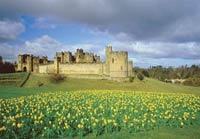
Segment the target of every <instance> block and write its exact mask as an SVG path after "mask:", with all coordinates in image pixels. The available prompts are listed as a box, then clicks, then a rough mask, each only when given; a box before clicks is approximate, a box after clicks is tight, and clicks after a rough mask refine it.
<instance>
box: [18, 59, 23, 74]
mask: <svg viewBox="0 0 200 139" xmlns="http://www.w3.org/2000/svg"><path fill="white" fill-rule="evenodd" d="M22 64H23V56H22V55H18V65H17V70H18V71H23V70H22Z"/></svg>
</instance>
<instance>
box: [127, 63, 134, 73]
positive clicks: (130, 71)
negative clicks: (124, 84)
mask: <svg viewBox="0 0 200 139" xmlns="http://www.w3.org/2000/svg"><path fill="white" fill-rule="evenodd" d="M128 76H129V77H133V61H128Z"/></svg>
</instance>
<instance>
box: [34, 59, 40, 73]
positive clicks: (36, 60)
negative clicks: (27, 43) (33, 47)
mask: <svg viewBox="0 0 200 139" xmlns="http://www.w3.org/2000/svg"><path fill="white" fill-rule="evenodd" d="M33 72H35V73H38V72H39V57H33Z"/></svg>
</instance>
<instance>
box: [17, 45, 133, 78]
mask: <svg viewBox="0 0 200 139" xmlns="http://www.w3.org/2000/svg"><path fill="white" fill-rule="evenodd" d="M105 56H106V57H105V62H101V61H100V56H97V55H94V54H93V53H85V52H84V51H83V49H77V51H76V53H75V55H72V53H71V52H57V53H56V56H55V57H54V61H49V60H48V58H47V57H41V58H40V57H36V56H33V55H27V54H24V55H18V71H26V72H33V73H56V74H65V75H67V76H73V75H74V76H84V75H85V76H86V77H89V76H98V77H99V78H102V79H103V78H105V79H116V78H124V79H125V78H128V77H132V76H133V71H132V67H133V62H132V61H128V52H126V51H113V50H112V46H107V47H106V49H105Z"/></svg>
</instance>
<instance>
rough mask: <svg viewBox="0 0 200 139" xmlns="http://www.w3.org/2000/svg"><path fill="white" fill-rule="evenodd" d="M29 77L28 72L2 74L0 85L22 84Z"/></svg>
mask: <svg viewBox="0 0 200 139" xmlns="http://www.w3.org/2000/svg"><path fill="white" fill-rule="evenodd" d="M27 77H28V73H25V72H22V73H8V74H0V86H22V85H23V84H24V82H25V80H26V79H27Z"/></svg>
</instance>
